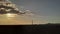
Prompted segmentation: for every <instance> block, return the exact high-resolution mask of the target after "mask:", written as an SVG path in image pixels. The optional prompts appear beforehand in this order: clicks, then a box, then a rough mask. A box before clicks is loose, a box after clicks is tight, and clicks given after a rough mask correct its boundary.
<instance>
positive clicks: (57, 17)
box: [11, 0, 60, 23]
mask: <svg viewBox="0 0 60 34" xmlns="http://www.w3.org/2000/svg"><path fill="white" fill-rule="evenodd" d="M11 1H12V2H13V3H15V4H16V5H18V6H19V8H20V9H21V8H23V9H28V10H31V11H32V12H33V13H34V14H36V15H39V16H40V17H39V18H36V17H35V19H36V20H37V19H38V20H39V19H40V20H43V21H47V22H51V23H60V0H11Z"/></svg>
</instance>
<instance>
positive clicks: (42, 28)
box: [0, 24, 60, 34]
mask: <svg viewBox="0 0 60 34" xmlns="http://www.w3.org/2000/svg"><path fill="white" fill-rule="evenodd" d="M0 33H2V34H59V33H60V24H45V25H25V26H22V25H20V26H19V25H17V26H16V25H15V26H6V25H5V26H0Z"/></svg>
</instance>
